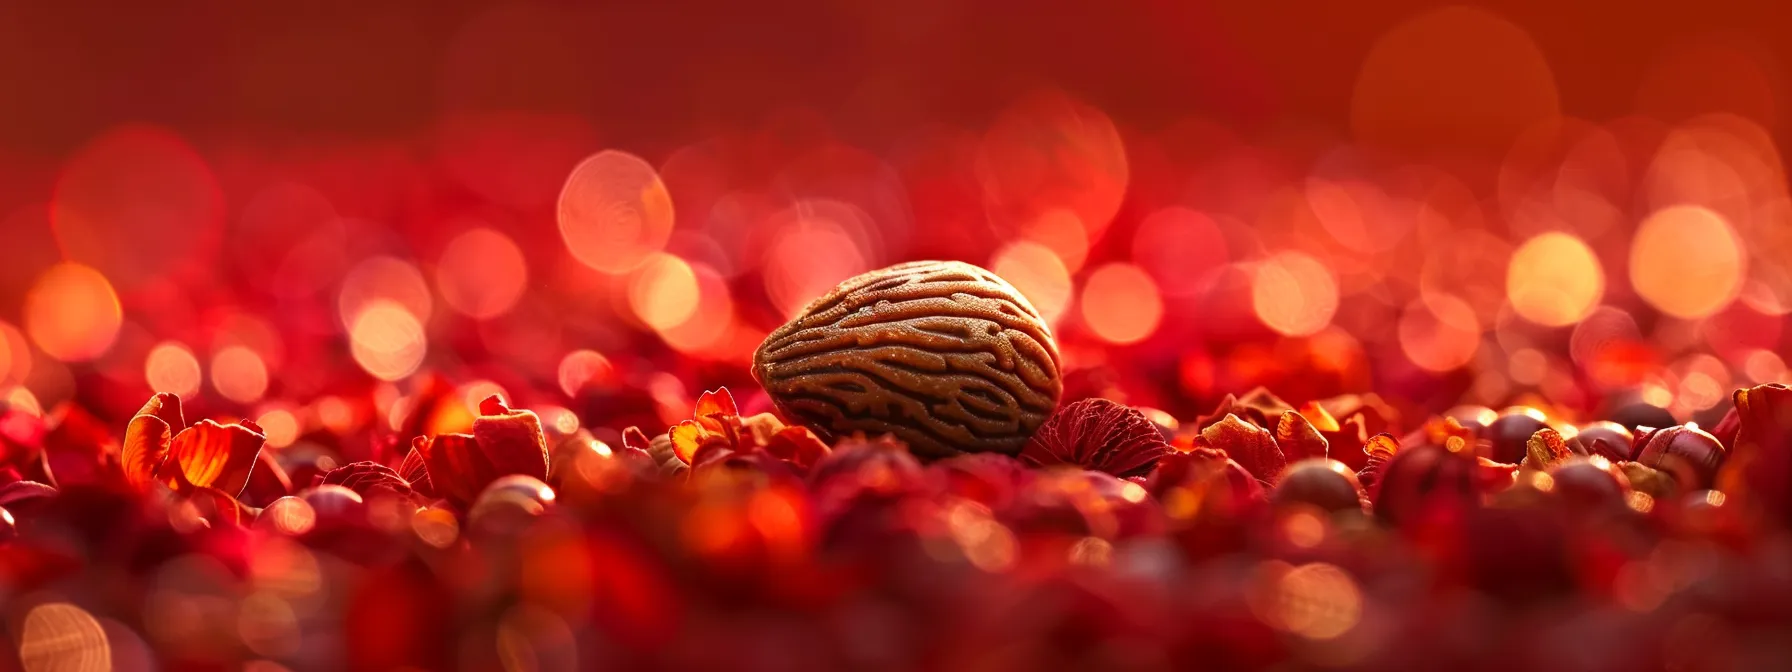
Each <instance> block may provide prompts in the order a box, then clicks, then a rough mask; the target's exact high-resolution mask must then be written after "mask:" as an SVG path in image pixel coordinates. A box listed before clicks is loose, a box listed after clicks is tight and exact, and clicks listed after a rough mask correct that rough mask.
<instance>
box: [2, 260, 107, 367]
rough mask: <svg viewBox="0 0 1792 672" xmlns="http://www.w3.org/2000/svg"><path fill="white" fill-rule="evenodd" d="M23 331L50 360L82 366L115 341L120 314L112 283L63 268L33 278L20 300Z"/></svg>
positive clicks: (75, 267) (90, 272) (88, 271)
mask: <svg viewBox="0 0 1792 672" xmlns="http://www.w3.org/2000/svg"><path fill="white" fill-rule="evenodd" d="M24 315H25V332H26V333H27V334H30V335H31V341H32V342H33V343H36V344H37V347H38V348H39V349H41V350H43V351H44V353H45V354H48V355H49V356H51V357H54V358H56V359H59V360H62V361H65V362H76V361H86V360H90V359H93V358H95V357H98V356H100V355H101V354H102V353H104V352H106V350H107V349H109V348H111V347H112V342H113V340H115V339H117V338H118V329H119V327H120V326H123V324H124V314H123V312H122V309H121V308H120V307H119V305H118V294H116V293H114V292H113V291H112V283H110V282H108V281H107V280H106V276H104V275H101V274H100V272H99V271H96V270H94V269H93V268H91V267H88V266H83V265H81V264H73V263H63V264H57V265H55V266H52V267H50V269H49V270H47V271H44V273H43V275H40V276H38V278H37V283H36V284H34V285H32V287H31V289H30V291H29V292H27V293H26V295H25V307H24Z"/></svg>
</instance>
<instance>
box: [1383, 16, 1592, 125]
mask: <svg viewBox="0 0 1792 672" xmlns="http://www.w3.org/2000/svg"><path fill="white" fill-rule="evenodd" d="M1560 107H1561V103H1560V100H1559V95H1558V93H1557V91H1556V81H1555V74H1554V73H1553V72H1552V71H1551V69H1550V66H1549V62H1548V60H1547V59H1546V58H1545V57H1544V55H1543V51H1542V50H1541V49H1540V48H1538V46H1537V43H1536V42H1535V41H1534V40H1532V39H1531V37H1530V35H1528V34H1527V33H1525V31H1524V29H1522V28H1520V27H1518V26H1516V25H1513V24H1512V23H1511V22H1509V21H1507V20H1505V19H1503V18H1501V17H1499V16H1496V15H1494V14H1492V13H1490V12H1488V11H1486V10H1484V9H1476V8H1469V7H1459V6H1458V7H1445V8H1442V9H1437V10H1433V11H1430V12H1427V13H1425V14H1422V15H1419V16H1417V17H1414V18H1412V19H1410V20H1408V21H1406V22H1405V23H1402V24H1400V25H1398V26H1396V27H1394V28H1393V29H1392V30H1389V31H1388V32H1387V33H1386V34H1384V35H1382V36H1381V39H1380V40H1378V41H1376V43H1375V46H1374V47H1373V48H1372V49H1370V51H1369V54H1368V56H1367V57H1366V58H1364V59H1363V65H1362V70H1361V71H1359V72H1358V74H1357V80H1356V88H1355V91H1354V93H1353V96H1352V99H1351V109H1350V124H1351V128H1352V129H1354V130H1355V131H1356V134H1357V137H1358V138H1360V139H1362V140H1365V141H1367V142H1370V143H1374V144H1377V145H1383V146H1389V147H1394V148H1398V149H1406V150H1411V151H1417V152H1431V151H1441V150H1445V149H1451V148H1459V149H1465V150H1469V151H1480V152H1488V153H1494V152H1503V151H1505V149H1506V145H1507V143H1509V142H1510V141H1511V140H1512V138H1514V137H1516V136H1517V135H1518V134H1519V132H1521V131H1522V130H1523V129H1524V128H1525V127H1527V126H1529V125H1531V124H1533V123H1535V122H1537V121H1540V120H1545V119H1549V118H1552V117H1555V116H1557V115H1558V114H1560ZM1496 155H1497V154H1496Z"/></svg>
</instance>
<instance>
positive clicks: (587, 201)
mask: <svg viewBox="0 0 1792 672" xmlns="http://www.w3.org/2000/svg"><path fill="white" fill-rule="evenodd" d="M558 221H559V225H560V237H561V239H562V240H564V241H565V242H566V249H567V250H568V251H570V252H572V256H573V258H575V259H578V260H579V262H580V263H583V264H585V265H586V266H590V267H591V268H594V269H597V270H599V271H602V272H605V273H612V274H617V273H626V272H628V271H630V270H633V269H634V268H635V267H636V266H639V265H641V264H642V263H643V262H645V261H647V260H648V258H649V257H650V256H651V255H652V254H653V253H655V252H658V251H660V250H661V249H663V248H664V247H665V245H666V239H667V238H668V237H669V236H671V234H672V223H673V221H674V215H673V211H672V196H671V194H669V193H667V191H666V185H665V183H663V182H661V181H660V177H659V174H658V173H657V172H655V171H654V169H653V166H652V165H651V164H649V163H647V162H646V161H643V160H641V158H640V157H638V156H635V155H633V154H629V153H627V152H621V151H617V150H605V151H602V152H598V153H597V154H593V155H592V156H591V157H589V158H587V159H585V160H584V161H582V162H580V163H579V165H578V167H577V168H574V169H573V171H572V175H571V176H569V177H567V178H566V185H565V186H564V187H562V188H561V191H560V205H559V217H558Z"/></svg>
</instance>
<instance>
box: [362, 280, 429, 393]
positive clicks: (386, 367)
mask: <svg viewBox="0 0 1792 672" xmlns="http://www.w3.org/2000/svg"><path fill="white" fill-rule="evenodd" d="M349 351H350V353H351V354H353V355H354V357H355V363H357V364H360V365H361V368H362V369H365V370H366V371H367V372H368V373H370V374H373V376H374V377H375V378H379V379H380V380H398V379H400V378H404V377H405V376H409V375H411V374H412V373H413V372H415V371H416V370H417V367H418V366H419V365H421V364H423V357H424V355H426V354H428V352H429V340H428V337H427V336H426V335H425V334H424V333H423V324H422V323H421V322H418V321H417V318H416V316H414V315H412V314H411V312H410V311H408V310H405V307H404V306H402V305H399V304H398V303H395V302H392V301H386V300H378V301H374V302H372V303H369V304H367V306H366V307H365V308H363V309H362V310H361V312H360V313H358V314H356V315H355V318H354V320H352V321H351V322H350V326H349Z"/></svg>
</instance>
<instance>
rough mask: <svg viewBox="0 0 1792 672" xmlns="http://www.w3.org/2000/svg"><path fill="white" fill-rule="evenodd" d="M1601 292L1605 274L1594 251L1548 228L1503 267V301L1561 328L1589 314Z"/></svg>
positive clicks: (1527, 315) (1534, 319)
mask: <svg viewBox="0 0 1792 672" xmlns="http://www.w3.org/2000/svg"><path fill="white" fill-rule="evenodd" d="M1603 296H1605V273H1604V271H1603V270H1601V268H1600V266H1599V259H1598V258H1597V257H1594V256H1593V250H1592V249H1590V248H1588V247H1587V244H1586V243H1583V242H1581V240H1580V239H1579V238H1576V237H1574V236H1573V235H1570V234H1567V233H1562V232H1559V231H1552V232H1550V233H1545V234H1542V235H1539V236H1537V237H1535V238H1532V239H1530V240H1527V241H1525V242H1524V244H1523V245H1520V246H1519V247H1518V250H1517V251H1514V252H1513V253H1512V260H1511V262H1510V263H1508V264H1507V266H1506V300H1507V301H1510V302H1511V304H1512V309H1513V310H1515V311H1517V312H1518V314H1519V316H1520V317H1523V318H1525V319H1527V320H1530V321H1532V322H1536V323H1537V324H1541V325H1544V326H1548V327H1561V326H1566V325H1570V324H1574V323H1575V322H1579V321H1580V320H1581V318H1584V317H1586V316H1587V314H1588V313H1590V312H1592V310H1593V307H1594V306H1597V305H1599V299H1600V298H1601V297H1603Z"/></svg>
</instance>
